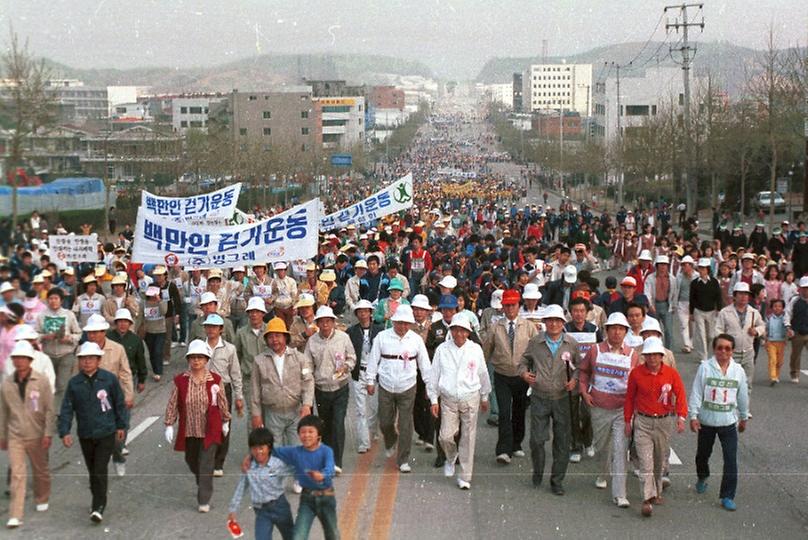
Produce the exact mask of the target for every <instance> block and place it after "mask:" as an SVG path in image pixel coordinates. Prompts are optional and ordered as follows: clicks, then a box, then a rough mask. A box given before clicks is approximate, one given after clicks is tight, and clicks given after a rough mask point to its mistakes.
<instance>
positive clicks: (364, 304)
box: [353, 298, 373, 311]
mask: <svg viewBox="0 0 808 540" xmlns="http://www.w3.org/2000/svg"><path fill="white" fill-rule="evenodd" d="M357 309H373V304H371V303H370V300H365V299H364V298H363V299H362V300H360V301H359V302H357V303H356V304H354V308H353V310H354V311H356V310H357Z"/></svg>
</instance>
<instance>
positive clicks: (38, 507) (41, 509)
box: [36, 503, 48, 512]
mask: <svg viewBox="0 0 808 540" xmlns="http://www.w3.org/2000/svg"><path fill="white" fill-rule="evenodd" d="M36 511H37V512H47V511H48V503H41V504H38V505H36Z"/></svg>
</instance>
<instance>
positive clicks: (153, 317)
mask: <svg viewBox="0 0 808 540" xmlns="http://www.w3.org/2000/svg"><path fill="white" fill-rule="evenodd" d="M143 317H145V319H146V320H147V321H157V320H160V319H162V318H163V317H162V316H161V315H160V306H147V307H144V308H143Z"/></svg>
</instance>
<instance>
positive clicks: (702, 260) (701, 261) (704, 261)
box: [699, 257, 710, 268]
mask: <svg viewBox="0 0 808 540" xmlns="http://www.w3.org/2000/svg"><path fill="white" fill-rule="evenodd" d="M699 266H706V267H707V268H709V267H710V259H709V258H707V257H701V258H700V259H699Z"/></svg>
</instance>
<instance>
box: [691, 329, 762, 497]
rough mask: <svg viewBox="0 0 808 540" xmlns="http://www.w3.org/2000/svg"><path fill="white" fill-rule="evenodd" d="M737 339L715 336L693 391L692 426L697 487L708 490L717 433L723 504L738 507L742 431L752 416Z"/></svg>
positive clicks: (697, 375)
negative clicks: (735, 358) (735, 356)
mask: <svg viewBox="0 0 808 540" xmlns="http://www.w3.org/2000/svg"><path fill="white" fill-rule="evenodd" d="M734 350H735V339H734V338H733V337H732V336H731V335H729V334H719V335H718V336H716V337H715V338H714V339H713V356H712V358H709V359H707V360H705V361H703V362H702V363H701V365H700V366H699V369H698V371H697V372H696V378H695V380H694V381H693V389H692V390H691V391H690V400H689V403H688V408H689V409H690V429H691V431H693V432H695V433H697V434H698V447H697V449H696V474H697V475H698V481H697V482H696V491H697V492H698V493H704V492H705V491H706V490H707V478H708V477H709V476H710V454H712V452H713V444H714V443H715V437H716V435H717V436H718V440H719V441H721V451H722V453H723V455H724V470H723V474H722V476H721V489H720V493H719V495H718V497H719V499H720V501H721V506H722V507H724V508H725V509H726V510H730V511H733V510H735V508H736V506H735V490H736V488H737V485H738V460H737V455H738V433H739V432H741V433H743V431H744V430H745V429H746V421H747V420H748V419H749V393H748V391H747V386H746V373H745V372H744V370H743V368H742V367H741V366H740V364H738V363H736V362H734V361H733V360H732V353H733V352H734Z"/></svg>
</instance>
